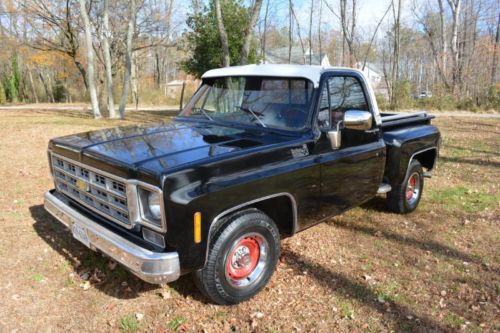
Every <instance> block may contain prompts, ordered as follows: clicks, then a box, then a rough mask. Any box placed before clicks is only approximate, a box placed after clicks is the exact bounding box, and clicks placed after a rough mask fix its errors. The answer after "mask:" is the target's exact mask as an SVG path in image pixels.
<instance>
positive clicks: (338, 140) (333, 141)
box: [326, 120, 342, 150]
mask: <svg viewBox="0 0 500 333" xmlns="http://www.w3.org/2000/svg"><path fill="white" fill-rule="evenodd" d="M341 124H342V120H340V121H339V122H338V123H337V128H336V129H331V130H329V131H328V132H327V133H326V135H327V137H328V140H330V145H331V146H332V149H334V150H336V149H339V148H340V146H341V144H342V132H341V130H340V125H341Z"/></svg>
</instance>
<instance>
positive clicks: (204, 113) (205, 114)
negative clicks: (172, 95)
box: [194, 108, 214, 121]
mask: <svg viewBox="0 0 500 333" xmlns="http://www.w3.org/2000/svg"><path fill="white" fill-rule="evenodd" d="M194 110H200V111H201V113H202V114H203V115H204V116H205V117H207V118H208V119H209V120H211V121H214V120H213V119H212V117H210V116H209V115H208V113H207V112H206V111H205V110H203V108H195V109H194Z"/></svg>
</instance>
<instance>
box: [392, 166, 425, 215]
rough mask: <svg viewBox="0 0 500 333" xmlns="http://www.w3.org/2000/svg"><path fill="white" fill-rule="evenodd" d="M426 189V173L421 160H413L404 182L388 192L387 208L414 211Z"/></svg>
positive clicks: (404, 212) (397, 210) (403, 212)
mask: <svg viewBox="0 0 500 333" xmlns="http://www.w3.org/2000/svg"><path fill="white" fill-rule="evenodd" d="M423 190H424V173H423V170H422V165H421V164H420V162H419V161H417V160H413V161H411V163H410V165H409V167H408V171H407V172H406V177H405V179H404V180H403V182H402V183H401V184H400V185H398V186H396V187H395V188H393V190H392V191H390V192H389V193H387V208H388V209H389V210H391V211H393V212H395V213H399V214H408V213H411V212H413V211H414V210H415V209H416V208H417V207H418V204H419V203H420V198H422V192H423Z"/></svg>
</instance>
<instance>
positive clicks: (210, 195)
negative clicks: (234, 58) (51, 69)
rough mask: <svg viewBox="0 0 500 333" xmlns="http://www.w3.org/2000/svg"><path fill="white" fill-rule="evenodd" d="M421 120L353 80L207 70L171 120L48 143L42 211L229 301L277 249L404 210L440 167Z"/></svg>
mask: <svg viewBox="0 0 500 333" xmlns="http://www.w3.org/2000/svg"><path fill="white" fill-rule="evenodd" d="M431 119H432V117H431V116H429V115H427V114H426V113H416V114H380V113H379V110H378V107H377V103H376V100H375V98H374V94H373V91H372V89H371V87H370V85H369V83H368V82H367V81H366V79H365V77H364V76H363V74H362V73H361V72H360V71H357V70H354V69H348V68H322V67H319V66H300V65H248V66H238V67H228V68H222V69H215V70H211V71H208V72H207V73H205V74H204V75H203V77H202V84H201V86H200V87H199V89H198V90H197V92H196V93H195V94H194V96H193V97H192V99H191V100H190V102H189V103H188V104H187V105H186V106H185V108H184V109H183V110H182V112H181V113H180V115H179V116H178V117H176V118H175V120H173V121H166V122H163V123H155V124H146V125H137V126H129V127H123V128H113V129H106V130H99V131H93V132H88V133H80V134H75V135H70V136H65V137H60V138H55V139H53V140H51V141H50V143H49V148H48V154H49V163H50V168H51V172H52V175H53V178H54V183H55V189H54V190H51V191H49V192H47V193H46V194H45V208H46V209H47V211H49V212H50V213H51V214H52V215H53V216H54V217H56V218H57V219H58V220H59V221H60V222H62V223H63V224H65V225H66V226H68V227H69V228H70V230H71V232H72V235H73V237H74V238H76V239H77V240H79V241H80V242H82V243H83V244H85V245H86V246H88V247H89V248H91V249H93V250H98V251H101V252H103V253H105V254H107V255H108V256H109V257H111V258H113V259H114V260H116V261H118V262H119V263H121V264H122V265H124V266H125V267H127V268H128V269H129V270H130V271H131V272H132V273H134V274H135V275H137V276H138V277H139V278H141V279H143V280H145V281H147V282H150V283H157V284H160V283H167V282H171V281H174V280H176V279H178V278H179V276H181V275H183V274H187V273H192V275H193V277H194V280H195V282H196V284H197V285H198V287H199V288H200V290H201V291H202V292H203V293H204V294H205V295H206V296H208V297H209V298H210V299H211V300H212V301H214V302H216V303H219V304H234V303H238V302H241V301H243V300H246V299H248V298H250V297H252V296H253V295H255V294H256V293H258V292H259V291H260V290H261V289H262V288H263V287H264V286H265V285H266V283H267V282H268V280H269V278H270V277H271V275H272V273H273V271H274V269H275V267H276V263H277V261H278V258H279V255H280V239H282V238H284V237H288V236H291V235H294V234H295V233H297V232H299V231H301V230H304V229H306V228H308V227H310V226H313V225H315V224H317V223H320V222H321V221H322V220H324V219H327V218H329V217H331V216H334V215H337V214H340V213H342V212H344V211H346V210H348V209H350V208H353V207H356V206H358V205H360V204H361V203H363V202H365V201H367V200H370V199H371V198H373V197H374V196H376V195H377V194H384V193H385V194H386V197H387V207H388V209H389V210H391V211H393V212H397V213H403V214H404V213H409V212H411V211H413V210H414V209H415V208H416V207H417V206H418V203H419V201H420V198H421V196H422V191H423V186H424V177H428V176H430V175H431V172H432V169H433V168H434V166H435V164H436V159H437V156H438V149H439V143H440V134H439V131H438V129H437V128H436V127H434V126H432V125H431Z"/></svg>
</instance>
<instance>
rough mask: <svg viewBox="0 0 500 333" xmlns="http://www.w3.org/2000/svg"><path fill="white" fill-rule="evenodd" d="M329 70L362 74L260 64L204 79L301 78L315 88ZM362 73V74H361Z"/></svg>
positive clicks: (207, 74)
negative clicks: (227, 77)
mask: <svg viewBox="0 0 500 333" xmlns="http://www.w3.org/2000/svg"><path fill="white" fill-rule="evenodd" d="M328 70H345V71H355V72H360V71H358V70H357V69H354V68H344V67H323V66H315V65H312V66H311V65H288V64H260V65H255V64H254V65H244V66H231V67H223V68H217V69H211V70H209V71H207V72H205V74H203V76H202V77H201V78H202V79H206V78H213V77H221V76H222V77H223V76H275V77H301V78H305V79H308V80H310V81H312V82H313V83H314V86H315V87H318V86H319V79H320V77H321V74H322V73H323V72H324V71H328ZM360 73H361V72H360Z"/></svg>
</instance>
